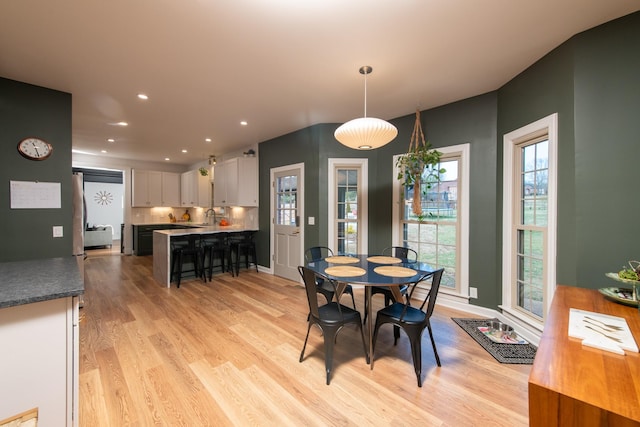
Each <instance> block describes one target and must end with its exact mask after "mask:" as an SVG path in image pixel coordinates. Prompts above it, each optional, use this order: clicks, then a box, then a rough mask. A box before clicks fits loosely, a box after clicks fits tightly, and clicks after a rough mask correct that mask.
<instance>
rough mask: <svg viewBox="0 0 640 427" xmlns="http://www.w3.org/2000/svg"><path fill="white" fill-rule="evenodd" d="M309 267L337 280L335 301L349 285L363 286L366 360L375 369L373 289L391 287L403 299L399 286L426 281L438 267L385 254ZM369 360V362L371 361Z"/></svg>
mask: <svg viewBox="0 0 640 427" xmlns="http://www.w3.org/2000/svg"><path fill="white" fill-rule="evenodd" d="M307 267H308V268H309V269H311V270H313V271H314V272H316V273H320V274H322V275H325V276H327V277H328V278H329V279H332V280H334V281H336V283H337V289H336V291H337V292H336V300H339V299H340V296H341V295H342V293H343V292H344V290H345V288H346V286H347V284H352V285H363V286H364V289H365V299H366V301H367V304H366V305H367V316H366V317H367V329H368V332H367V335H368V338H369V345H368V349H369V350H368V351H369V354H367V362H368V363H370V364H371V369H373V360H371V361H370V359H371V356H372V353H373V321H372V319H373V316H372V313H371V311H372V310H371V295H372V292H371V288H372V287H373V286H388V287H389V289H390V290H391V293H392V294H393V297H394V298H395V300H396V301H402V298H403V296H402V293H401V292H400V286H401V285H406V284H409V283H414V282H416V281H418V280H423V279H424V278H426V277H428V276H429V275H431V274H433V272H434V271H435V269H434V268H433V267H432V266H431V265H429V264H426V263H423V262H415V261H414V262H411V261H408V260H407V259H403V258H396V257H390V256H382V255H363V254H359V255H337V256H330V257H326V258H323V259H320V260H314V261H311V262H309V263H307ZM369 361H370V362H369Z"/></svg>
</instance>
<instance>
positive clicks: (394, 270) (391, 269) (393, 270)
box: [373, 265, 418, 277]
mask: <svg viewBox="0 0 640 427" xmlns="http://www.w3.org/2000/svg"><path fill="white" fill-rule="evenodd" d="M373 271H375V272H376V273H378V274H381V275H383V276H388V277H411V276H415V275H416V274H418V272H417V271H415V270H412V269H410V268H406V267H396V266H394V265H383V266H381V267H376V268H374V269H373Z"/></svg>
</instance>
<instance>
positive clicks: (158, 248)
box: [153, 225, 257, 288]
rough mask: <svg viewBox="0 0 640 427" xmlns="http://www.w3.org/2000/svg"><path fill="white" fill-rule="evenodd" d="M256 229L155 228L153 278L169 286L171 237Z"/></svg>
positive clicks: (207, 227) (226, 227) (228, 227)
mask: <svg viewBox="0 0 640 427" xmlns="http://www.w3.org/2000/svg"><path fill="white" fill-rule="evenodd" d="M243 231H257V230H255V229H252V228H245V227H243V226H241V225H228V226H220V225H209V226H202V227H193V226H192V228H185V229H179V230H156V231H154V232H153V278H154V279H155V280H156V281H157V282H158V283H161V284H163V285H165V286H166V287H167V288H168V287H170V286H171V277H170V275H171V238H172V237H178V236H190V235H205V234H216V233H241V232H243Z"/></svg>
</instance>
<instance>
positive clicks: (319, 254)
mask: <svg viewBox="0 0 640 427" xmlns="http://www.w3.org/2000/svg"><path fill="white" fill-rule="evenodd" d="M329 256H333V251H332V250H331V249H330V248H328V247H326V246H313V247H311V248H309V249H307V250H306V251H305V252H304V260H305V261H306V262H312V261H317V260H319V259H323V258H326V257H329Z"/></svg>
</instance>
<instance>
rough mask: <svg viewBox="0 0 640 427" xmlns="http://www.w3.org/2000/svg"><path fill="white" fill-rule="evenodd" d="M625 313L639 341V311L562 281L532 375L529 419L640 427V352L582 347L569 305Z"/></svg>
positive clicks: (532, 421) (551, 423) (546, 423)
mask: <svg viewBox="0 0 640 427" xmlns="http://www.w3.org/2000/svg"><path fill="white" fill-rule="evenodd" d="M570 308H577V309H581V310H588V311H593V312H598V313H605V314H610V315H613V316H619V317H624V318H625V319H626V320H627V324H628V325H629V328H630V329H631V333H632V334H633V336H634V338H635V339H636V343H638V344H640V314H639V313H638V309H637V308H635V307H628V306H625V305H621V304H617V303H615V302H612V301H609V300H607V299H605V298H604V296H603V295H601V294H600V293H599V292H598V291H596V290H591V289H584V288H577V287H571V286H558V287H557V289H556V292H555V295H554V297H553V302H552V305H551V310H550V311H549V316H548V319H547V322H546V325H545V328H544V331H543V333H542V337H541V339H540V345H539V347H538V351H537V354H536V358H535V361H534V363H533V367H532V369H531V374H530V376H529V423H530V425H531V426H532V427H537V426H544V427H550V426H562V427H566V426H580V427H589V426H616V427H617V426H639V425H640V354H638V353H631V352H628V351H627V352H626V354H625V355H624V356H622V355H618V354H615V353H612V352H607V351H603V350H598V349H594V348H590V347H583V346H582V343H581V340H579V339H576V338H570V337H569V335H568V330H569V309H570Z"/></svg>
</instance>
